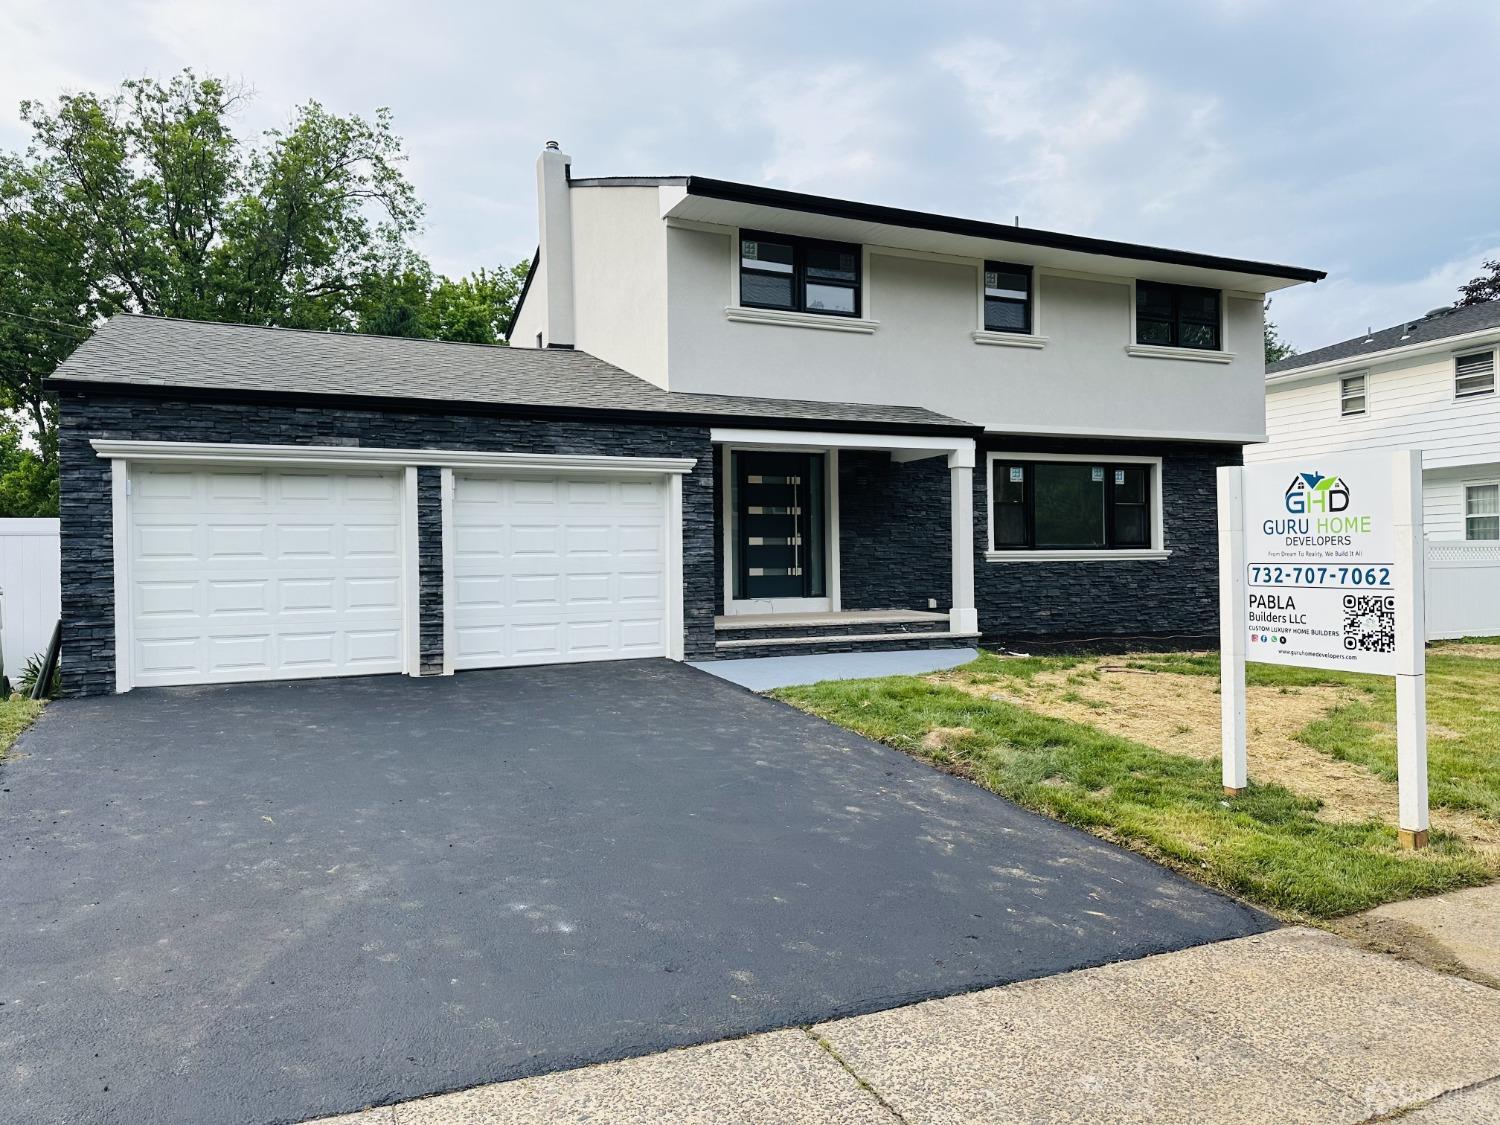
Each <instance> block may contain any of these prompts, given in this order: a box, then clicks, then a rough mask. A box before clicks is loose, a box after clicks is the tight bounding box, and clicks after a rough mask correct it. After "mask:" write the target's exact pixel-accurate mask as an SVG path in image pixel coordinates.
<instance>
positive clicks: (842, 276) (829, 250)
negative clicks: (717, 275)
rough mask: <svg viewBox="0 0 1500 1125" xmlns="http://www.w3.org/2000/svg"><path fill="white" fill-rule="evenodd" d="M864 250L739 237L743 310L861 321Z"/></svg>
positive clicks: (752, 235)
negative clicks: (840, 317) (842, 317)
mask: <svg viewBox="0 0 1500 1125" xmlns="http://www.w3.org/2000/svg"><path fill="white" fill-rule="evenodd" d="M859 289H860V249H859V247H858V246H855V245H852V244H850V243H847V242H815V241H813V240H811V239H805V238H792V237H790V236H788V235H781V234H759V233H756V232H753V231H741V232H740V304H741V305H744V306H746V307H748V308H753V309H785V310H786V311H788V312H806V313H817V314H818V315H820V316H858V315H859V310H860V292H859Z"/></svg>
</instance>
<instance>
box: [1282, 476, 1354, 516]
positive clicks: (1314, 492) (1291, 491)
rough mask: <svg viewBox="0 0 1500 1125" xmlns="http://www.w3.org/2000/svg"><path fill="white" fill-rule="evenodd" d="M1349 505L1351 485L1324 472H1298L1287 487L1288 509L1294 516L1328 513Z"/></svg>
mask: <svg viewBox="0 0 1500 1125" xmlns="http://www.w3.org/2000/svg"><path fill="white" fill-rule="evenodd" d="M1348 507H1349V486H1348V485H1346V484H1345V483H1344V482H1343V481H1342V480H1341V479H1340V478H1338V477H1336V476H1334V477H1325V476H1324V475H1323V474H1322V473H1298V474H1297V475H1296V476H1295V477H1293V478H1292V483H1291V484H1289V485H1287V488H1286V510H1287V511H1289V512H1291V513H1292V515H1294V516H1304V515H1308V514H1310V513H1317V514H1320V515H1327V514H1329V513H1331V512H1342V511H1344V510H1345V509H1347V508H1348Z"/></svg>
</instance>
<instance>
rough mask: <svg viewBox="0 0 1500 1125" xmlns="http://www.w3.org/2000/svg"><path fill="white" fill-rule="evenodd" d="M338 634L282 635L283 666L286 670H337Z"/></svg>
mask: <svg viewBox="0 0 1500 1125" xmlns="http://www.w3.org/2000/svg"><path fill="white" fill-rule="evenodd" d="M337 650H338V634H337V633H334V632H332V631H331V630H330V631H327V632H313V633H282V634H281V664H282V667H284V668H294V669H306V668H328V669H332V668H337V667H338V659H337Z"/></svg>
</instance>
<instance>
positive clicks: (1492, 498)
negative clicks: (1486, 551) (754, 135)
mask: <svg viewBox="0 0 1500 1125" xmlns="http://www.w3.org/2000/svg"><path fill="white" fill-rule="evenodd" d="M1464 538H1465V539H1479V540H1494V539H1500V484H1466V485H1464Z"/></svg>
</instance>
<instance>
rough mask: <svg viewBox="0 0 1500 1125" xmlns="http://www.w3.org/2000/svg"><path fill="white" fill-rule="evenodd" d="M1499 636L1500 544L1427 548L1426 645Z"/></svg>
mask: <svg viewBox="0 0 1500 1125" xmlns="http://www.w3.org/2000/svg"><path fill="white" fill-rule="evenodd" d="M1496 636H1500V543H1476V542H1466V541H1464V540H1457V539H1455V540H1446V541H1445V540H1441V539H1439V540H1428V542H1427V639H1428V640H1429V641H1437V640H1444V639H1447V638H1452V637H1496Z"/></svg>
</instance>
